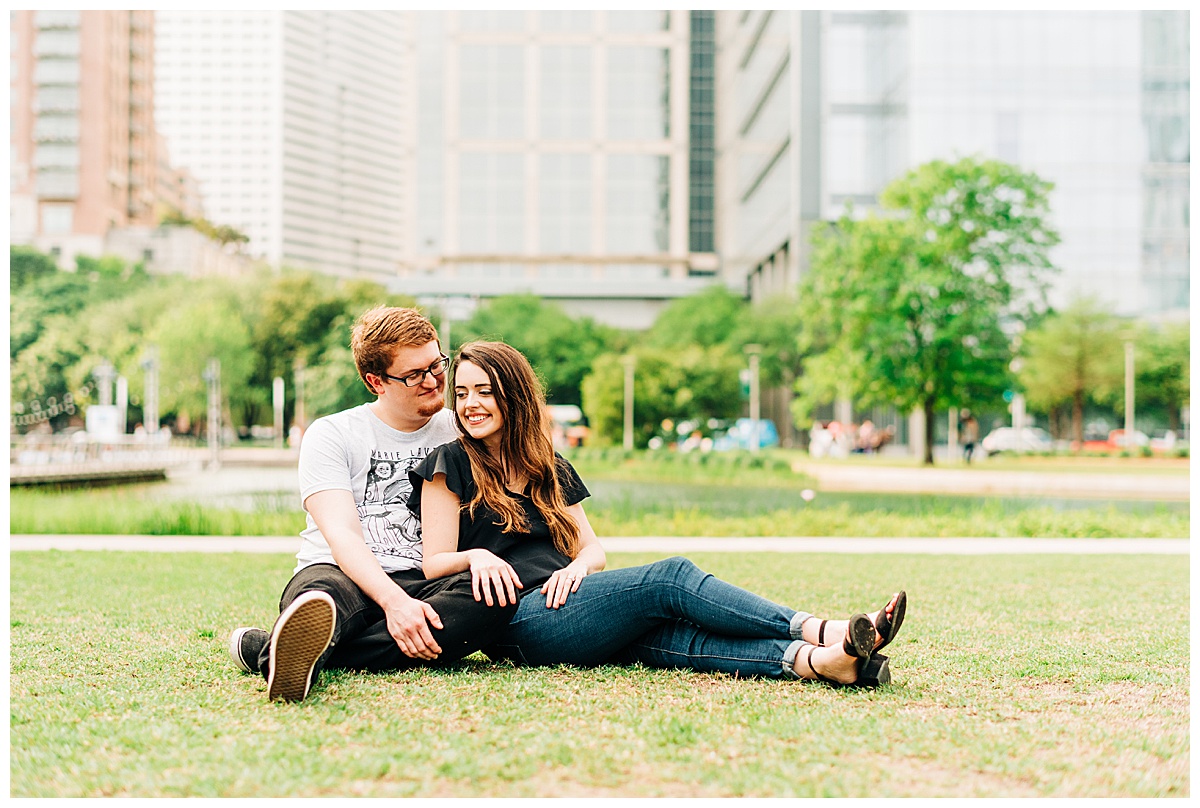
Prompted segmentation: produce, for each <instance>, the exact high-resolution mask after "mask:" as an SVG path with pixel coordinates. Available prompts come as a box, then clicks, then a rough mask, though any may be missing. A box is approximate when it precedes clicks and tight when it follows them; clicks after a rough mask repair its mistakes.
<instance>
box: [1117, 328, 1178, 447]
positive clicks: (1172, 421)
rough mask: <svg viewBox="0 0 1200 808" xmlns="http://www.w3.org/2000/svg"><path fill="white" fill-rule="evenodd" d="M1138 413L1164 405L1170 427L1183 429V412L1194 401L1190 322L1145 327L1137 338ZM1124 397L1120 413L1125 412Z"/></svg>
mask: <svg viewBox="0 0 1200 808" xmlns="http://www.w3.org/2000/svg"><path fill="white" fill-rule="evenodd" d="M1134 368H1135V374H1136V375H1135V385H1136V386H1135V395H1136V396H1137V399H1136V404H1135V412H1136V411H1141V410H1142V409H1143V408H1144V407H1162V408H1163V409H1165V410H1166V413H1167V422H1168V428H1170V429H1172V430H1174V432H1175V434H1177V435H1178V434H1179V432H1180V418H1179V415H1180V411H1181V410H1182V409H1183V408H1184V407H1186V406H1187V405H1188V403H1189V402H1190V400H1191V333H1190V329H1189V328H1188V324H1187V323H1167V324H1165V325H1161V326H1158V327H1153V326H1150V327H1145V328H1143V329H1142V330H1141V332H1140V333H1139V335H1138V339H1137V353H1136V354H1135V361H1134ZM1124 410H1125V403H1124V398H1121V399H1120V400H1119V402H1118V412H1120V413H1124Z"/></svg>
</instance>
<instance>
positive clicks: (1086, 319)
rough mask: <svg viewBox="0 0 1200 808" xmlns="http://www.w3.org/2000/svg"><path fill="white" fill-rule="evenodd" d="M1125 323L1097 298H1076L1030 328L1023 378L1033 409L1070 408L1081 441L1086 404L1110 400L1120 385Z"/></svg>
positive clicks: (1025, 341) (1024, 349)
mask: <svg viewBox="0 0 1200 808" xmlns="http://www.w3.org/2000/svg"><path fill="white" fill-rule="evenodd" d="M1125 329H1126V326H1125V325H1124V323H1123V322H1122V321H1121V320H1120V319H1119V318H1117V317H1116V316H1115V315H1114V314H1112V313H1111V312H1110V311H1108V310H1107V309H1105V308H1104V307H1102V306H1101V305H1100V304H1099V303H1098V302H1097V301H1096V300H1095V299H1094V298H1081V299H1078V300H1075V301H1073V302H1072V303H1071V304H1070V305H1069V306H1068V307H1067V308H1065V309H1063V310H1062V311H1061V312H1057V313H1054V314H1051V315H1050V316H1048V317H1046V318H1045V319H1044V320H1042V322H1041V323H1040V324H1039V325H1038V326H1037V327H1036V328H1032V329H1030V330H1029V331H1027V332H1026V333H1025V335H1024V337H1023V339H1022V342H1021V354H1022V357H1021V370H1020V372H1019V374H1018V375H1019V379H1020V383H1021V386H1022V387H1023V388H1024V390H1025V398H1026V400H1027V402H1028V404H1029V406H1030V408H1031V409H1034V410H1036V411H1038V412H1045V413H1049V414H1051V415H1052V417H1051V420H1052V422H1053V421H1054V420H1056V419H1054V418H1053V413H1055V412H1057V411H1059V410H1060V409H1065V408H1067V407H1069V408H1070V410H1071V433H1072V435H1073V436H1074V439H1075V440H1076V441H1077V442H1078V444H1079V446H1082V445H1083V408H1084V404H1085V403H1086V402H1087V400H1088V399H1089V398H1090V399H1092V400H1104V399H1107V398H1111V397H1112V395H1113V393H1114V391H1115V390H1116V389H1117V388H1118V387H1119V386H1120V385H1121V384H1122V376H1123V373H1124V370H1123V357H1124V349H1123V348H1122V342H1123V340H1122V332H1123V331H1124V330H1125Z"/></svg>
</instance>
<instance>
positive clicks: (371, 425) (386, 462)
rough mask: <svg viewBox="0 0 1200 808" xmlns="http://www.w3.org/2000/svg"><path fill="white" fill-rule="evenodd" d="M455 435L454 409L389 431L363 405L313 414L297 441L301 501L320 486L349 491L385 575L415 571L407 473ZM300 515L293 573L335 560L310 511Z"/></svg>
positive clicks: (417, 555) (416, 524) (416, 537)
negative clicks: (410, 428)
mask: <svg viewBox="0 0 1200 808" xmlns="http://www.w3.org/2000/svg"><path fill="white" fill-rule="evenodd" d="M456 437H458V433H457V432H456V430H455V427H454V412H453V411H452V410H448V409H444V410H442V411H441V412H439V413H437V414H436V415H434V416H433V417H432V418H430V419H429V423H427V424H425V426H423V427H421V428H420V429H418V430H417V431H416V432H401V431H399V430H396V429H392V428H391V427H390V426H388V425H387V424H385V423H384V422H383V421H381V420H380V419H379V416H377V415H375V413H373V412H372V411H371V408H370V406H369V405H367V404H363V405H362V406H359V407H354V408H353V409H349V410H343V411H342V412H339V413H334V414H333V415H327V416H325V417H324V418H318V419H317V420H316V421H314V422H313V423H312V426H310V427H309V428H308V431H307V432H305V433H304V438H303V440H302V441H301V442H300V503H301V506H303V503H304V500H306V499H308V498H309V497H310V496H312V495H313V494H315V493H317V492H319V491H331V490H336V491H349V492H350V493H351V494H353V495H354V504H355V505H357V506H358V518H359V521H361V522H362V529H363V539H364V540H365V541H366V543H367V548H368V549H370V551H371V552H372V553H374V554H375V558H377V559H378V560H379V564H380V565H381V566H382V567H383V570H384V572H399V571H400V570H410V569H420V568H421V523H420V521H419V520H418V519H417V517H416V516H414V515H413V514H412V513H411V512H410V511H409V510H408V495H409V493H411V492H412V483H411V482H409V479H408V470H409V469H411V468H412V467H413V466H415V465H417V463H419V462H421V460H422V459H424V458H425V456H426V455H428V454H429V452H430V450H431V449H433V448H434V447H436V446H441V445H442V444H443V443H449V442H450V441H452V440H454V439H455V438H456ZM306 518H307V520H308V527H306V528H305V529H304V531H303V532H302V533H301V534H300V537H301V539H303V543H302V544H301V545H300V552H298V553H297V554H296V569H295V572H299V571H300V570H301V569H303V568H304V567H307V566H310V565H312V564H333V563H336V562H334V560H333V554H332V553H331V552H330V550H329V543H328V542H327V541H325V537H324V536H322V535H321V531H320V530H319V529H318V528H317V525H316V523H315V522H314V521H313V518H312V516H311V515H310V514H307V512H306Z"/></svg>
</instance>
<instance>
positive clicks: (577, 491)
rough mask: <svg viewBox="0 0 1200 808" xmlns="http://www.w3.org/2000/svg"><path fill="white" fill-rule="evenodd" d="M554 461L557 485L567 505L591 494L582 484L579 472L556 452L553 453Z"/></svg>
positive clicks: (578, 501)
mask: <svg viewBox="0 0 1200 808" xmlns="http://www.w3.org/2000/svg"><path fill="white" fill-rule="evenodd" d="M554 463H555V469H554V473H555V476H557V477H558V485H559V487H560V488H562V493H563V499H564V500H565V501H566V503H567V505H576V504H578V503H580V502H583V501H584V500H585V499H587V498H588V497H590V496H591V495H592V492H591V491H588V490H587V486H586V485H584V484H583V480H582V479H581V478H580V476H579V472H577V471H575V467H574V466H572V465H571V464H570V463H569V462H567V459H566V458H565V457H563V456H562V455H560V454H559V453H558V452H555V453H554Z"/></svg>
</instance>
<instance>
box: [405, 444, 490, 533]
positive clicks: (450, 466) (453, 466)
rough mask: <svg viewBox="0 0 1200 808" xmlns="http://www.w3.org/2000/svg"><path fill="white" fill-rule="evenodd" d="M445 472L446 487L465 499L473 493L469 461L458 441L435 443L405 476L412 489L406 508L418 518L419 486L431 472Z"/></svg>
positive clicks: (428, 478)
mask: <svg viewBox="0 0 1200 808" xmlns="http://www.w3.org/2000/svg"><path fill="white" fill-rule="evenodd" d="M437 474H444V475H446V487H447V488H449V489H450V490H451V491H453V492H454V493H455V494H457V495H458V498H459V500H461V501H462V502H467V501H469V500H470V499H471V497H473V496H474V495H475V481H474V480H473V479H472V478H471V461H470V459H469V458H468V457H467V453H466V452H465V451H464V450H463V448H462V446H461V445H460V444H459V443H458V441H453V442H451V443H446V444H443V445H441V446H438V447H436V448H435V449H433V451H431V452H430V453H429V454H428V456H426V457H425V459H424V460H422V461H421V462H420V463H418V464H417V465H415V466H413V467H412V468H411V469H409V472H408V479H409V482H411V483H412V493H411V494H409V495H408V509H409V510H410V511H412V512H413V513H414V514H416V515H417V518H418V519H419V518H421V487H422V485H423V484H424V483H425V481H426V480H429V481H432V480H433V478H434V475H437Z"/></svg>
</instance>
